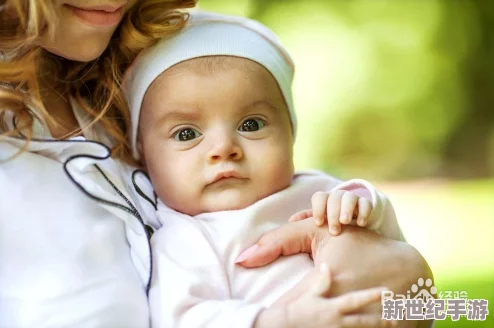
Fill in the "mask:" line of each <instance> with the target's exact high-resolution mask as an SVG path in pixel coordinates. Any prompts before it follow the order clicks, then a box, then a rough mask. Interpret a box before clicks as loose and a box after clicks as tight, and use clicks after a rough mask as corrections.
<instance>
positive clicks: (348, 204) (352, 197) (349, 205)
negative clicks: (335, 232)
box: [339, 192, 359, 224]
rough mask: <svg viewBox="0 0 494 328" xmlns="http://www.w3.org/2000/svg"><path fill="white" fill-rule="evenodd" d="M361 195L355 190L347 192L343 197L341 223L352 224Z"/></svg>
mask: <svg viewBox="0 0 494 328" xmlns="http://www.w3.org/2000/svg"><path fill="white" fill-rule="evenodd" d="M358 201H359V197H358V196H357V195H356V194H354V193H353V192H346V193H344V194H343V197H342V199H341V209H340V218H339V219H340V223H341V224H350V222H352V218H353V212H354V211H355V208H357V204H358Z"/></svg>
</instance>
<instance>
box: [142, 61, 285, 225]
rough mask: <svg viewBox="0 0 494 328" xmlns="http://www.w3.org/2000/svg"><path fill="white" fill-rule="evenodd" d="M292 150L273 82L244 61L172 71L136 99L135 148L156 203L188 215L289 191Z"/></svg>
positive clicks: (195, 63)
mask: <svg viewBox="0 0 494 328" xmlns="http://www.w3.org/2000/svg"><path fill="white" fill-rule="evenodd" d="M292 143H293V140H292V131H291V125H290V118H289V114H288V109H287V107H286V104H285V101H284V98H283V96H282V94H281V92H280V90H279V88H278V85H277V83H276V80H275V79H274V78H273V77H272V76H271V74H270V73H269V72H268V71H267V70H266V69H265V68H264V67H262V66H261V65H259V64H257V63H255V62H252V61H250V60H247V59H243V58H236V57H224V56H221V57H204V58H198V59H193V60H189V61H186V62H183V63H180V64H178V65H175V66H174V67H172V68H170V69H168V70H167V71H165V72H164V73H163V74H162V75H161V76H160V77H159V78H158V79H156V80H155V81H154V82H153V84H152V85H151V87H150V88H149V89H148V91H147V93H146V96H145V97H144V101H143V107H142V110H141V118H140V123H139V139H138V147H139V149H140V152H141V154H143V158H144V162H145V165H146V168H147V171H148V173H149V175H150V177H151V180H152V182H153V185H154V187H155V190H156V193H157V195H158V197H160V199H161V200H162V201H163V202H164V203H165V204H167V205H168V206H170V207H171V208H173V209H175V210H177V211H179V212H182V213H185V214H188V215H197V214H200V213H204V212H215V211H223V210H233V209H241V208H244V207H247V206H249V205H251V204H253V203H255V202H256V201H258V200H260V199H262V198H264V197H266V196H269V195H270V194H273V193H275V192H277V191H280V190H282V189H284V188H286V187H287V186H289V185H290V182H291V180H292V177H293V162H292Z"/></svg>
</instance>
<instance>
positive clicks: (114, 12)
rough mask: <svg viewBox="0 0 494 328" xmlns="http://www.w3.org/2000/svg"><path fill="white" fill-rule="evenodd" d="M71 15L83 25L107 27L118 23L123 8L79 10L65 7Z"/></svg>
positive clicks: (106, 7)
mask: <svg viewBox="0 0 494 328" xmlns="http://www.w3.org/2000/svg"><path fill="white" fill-rule="evenodd" d="M66 6H67V7H68V8H69V9H71V10H72V13H73V14H74V15H75V16H77V17H78V18H80V19H81V20H82V21H84V22H85V23H87V24H89V25H92V26H101V27H109V26H114V25H116V24H118V23H119V22H120V19H121V18H122V13H123V6H121V7H112V6H95V7H91V8H80V7H74V6H71V5H68V4H67V5H66Z"/></svg>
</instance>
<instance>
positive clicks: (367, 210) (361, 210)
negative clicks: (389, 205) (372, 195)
mask: <svg viewBox="0 0 494 328" xmlns="http://www.w3.org/2000/svg"><path fill="white" fill-rule="evenodd" d="M371 212H372V203H371V201H370V200H368V199H367V198H364V197H360V198H359V200H358V217H357V225H358V226H359V227H365V226H366V225H367V224H368V223H369V217H370V215H371Z"/></svg>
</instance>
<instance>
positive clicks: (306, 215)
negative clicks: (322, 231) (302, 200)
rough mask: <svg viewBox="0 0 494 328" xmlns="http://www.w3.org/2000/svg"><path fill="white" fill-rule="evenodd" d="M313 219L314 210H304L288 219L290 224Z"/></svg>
mask: <svg viewBox="0 0 494 328" xmlns="http://www.w3.org/2000/svg"><path fill="white" fill-rule="evenodd" d="M310 217H312V210H311V209H308V210H303V211H300V212H297V213H295V214H293V215H292V216H291V217H290V218H289V219H288V222H296V221H301V220H305V219H308V218H310Z"/></svg>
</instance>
